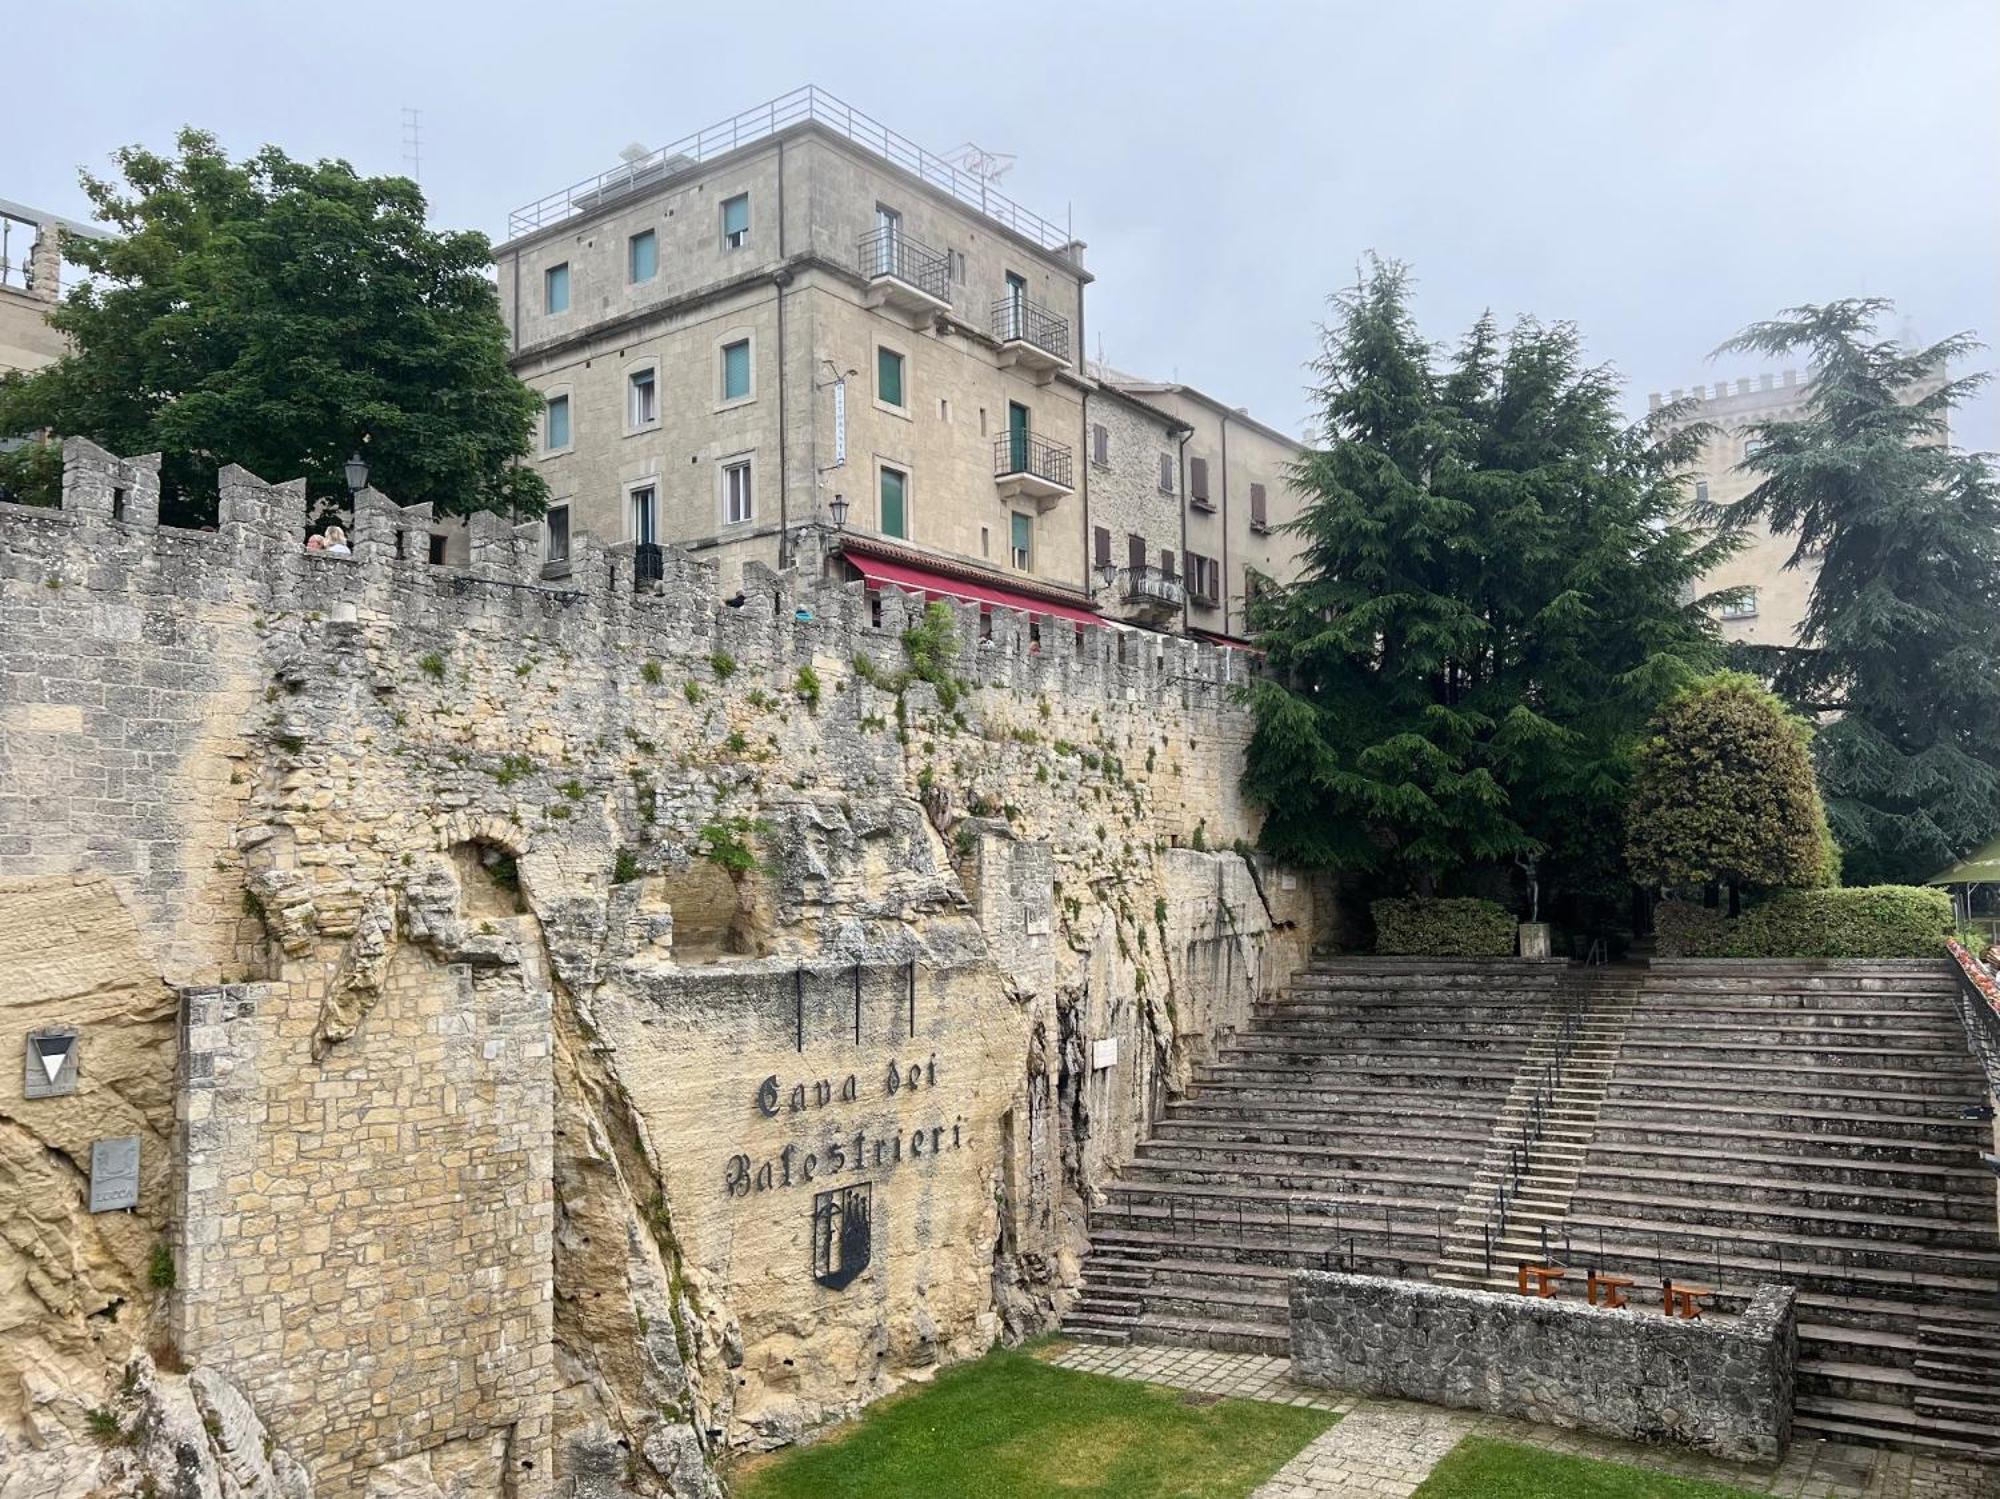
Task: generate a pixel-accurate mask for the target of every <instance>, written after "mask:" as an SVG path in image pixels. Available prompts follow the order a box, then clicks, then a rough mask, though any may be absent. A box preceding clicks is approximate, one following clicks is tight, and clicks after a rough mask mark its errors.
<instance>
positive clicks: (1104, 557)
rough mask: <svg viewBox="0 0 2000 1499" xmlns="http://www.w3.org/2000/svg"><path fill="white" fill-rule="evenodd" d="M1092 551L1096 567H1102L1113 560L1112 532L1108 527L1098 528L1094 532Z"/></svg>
mask: <svg viewBox="0 0 2000 1499" xmlns="http://www.w3.org/2000/svg"><path fill="white" fill-rule="evenodd" d="M1091 549H1092V552H1093V554H1094V563H1095V565H1096V566H1098V567H1102V566H1104V564H1105V563H1107V562H1109V561H1110V560H1111V532H1110V531H1109V530H1108V529H1107V528H1106V527H1104V526H1098V527H1096V528H1095V530H1094V531H1093V532H1092V535H1091Z"/></svg>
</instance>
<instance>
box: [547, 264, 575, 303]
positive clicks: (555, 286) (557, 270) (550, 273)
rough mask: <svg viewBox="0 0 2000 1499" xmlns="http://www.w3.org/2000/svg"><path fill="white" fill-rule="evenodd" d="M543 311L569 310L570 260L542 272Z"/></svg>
mask: <svg viewBox="0 0 2000 1499" xmlns="http://www.w3.org/2000/svg"><path fill="white" fill-rule="evenodd" d="M542 311H544V312H568V311H569V262H568V261H564V262H563V263H562V264H561V265H552V266H550V267H549V268H548V269H547V270H546V271H543V272H542Z"/></svg>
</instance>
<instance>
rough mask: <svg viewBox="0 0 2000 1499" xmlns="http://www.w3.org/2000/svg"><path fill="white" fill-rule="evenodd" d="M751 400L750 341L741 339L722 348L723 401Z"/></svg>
mask: <svg viewBox="0 0 2000 1499" xmlns="http://www.w3.org/2000/svg"><path fill="white" fill-rule="evenodd" d="M749 398H750V340H749V339H747V338H739V339H738V340H737V341H736V342H735V343H733V344H724V345H723V346H722V399H723V400H725V401H747V400H748V399H749Z"/></svg>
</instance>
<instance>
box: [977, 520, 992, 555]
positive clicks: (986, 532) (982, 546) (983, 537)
mask: <svg viewBox="0 0 2000 1499" xmlns="http://www.w3.org/2000/svg"><path fill="white" fill-rule="evenodd" d="M979 555H980V556H982V557H991V556H992V555H993V528H992V527H991V526H981V527H980V528H979Z"/></svg>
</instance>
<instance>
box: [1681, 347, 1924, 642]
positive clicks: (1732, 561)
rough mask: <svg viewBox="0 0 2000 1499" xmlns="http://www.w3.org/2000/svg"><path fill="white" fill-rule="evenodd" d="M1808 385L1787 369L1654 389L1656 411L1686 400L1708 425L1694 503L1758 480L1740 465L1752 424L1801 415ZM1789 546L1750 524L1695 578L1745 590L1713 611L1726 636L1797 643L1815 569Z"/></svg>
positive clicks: (1732, 497) (1727, 498)
mask: <svg viewBox="0 0 2000 1499" xmlns="http://www.w3.org/2000/svg"><path fill="white" fill-rule="evenodd" d="M1942 379H1943V376H1942V374H1940V375H1939V376H1938V377H1937V379H1936V380H1935V381H1926V382H1925V383H1924V384H1923V385H1922V386H1921V387H1919V390H1918V392H1917V393H1918V394H1924V393H1928V392H1929V391H1932V390H1935V389H1936V388H1937V385H1938V383H1941V382H1942ZM1811 392H1812V381H1811V379H1810V378H1809V377H1806V378H1802V377H1801V376H1800V375H1799V373H1798V372H1797V371H1796V370H1786V371H1784V372H1783V373H1782V374H1781V375H1770V374H1765V375H1760V376H1758V377H1757V378H1756V379H1754V380H1749V379H1739V380H1736V381H1735V382H1733V383H1732V382H1730V381H1727V380H1719V381H1716V382H1715V383H1714V384H1713V385H1707V386H1703V385H1697V386H1694V387H1693V388H1692V389H1690V390H1673V391H1669V392H1667V393H1666V394H1665V395H1664V396H1662V395H1660V394H1659V393H1657V392H1655V393H1654V394H1653V395H1651V396H1650V397H1649V398H1648V401H1649V404H1650V406H1651V408H1652V409H1653V410H1656V411H1657V410H1658V409H1660V407H1662V406H1664V405H1670V404H1672V403H1675V402H1678V401H1683V400H1687V401H1691V402H1692V404H1691V406H1690V409H1689V413H1688V417H1687V420H1689V421H1691V422H1705V423H1707V424H1708V425H1709V426H1710V428H1711V429H1712V431H1711V433H1710V436H1709V438H1708V441H1707V442H1705V443H1704V444H1703V445H1702V451H1701V456H1700V458H1699V459H1698V460H1697V461H1696V463H1695V466H1694V469H1693V472H1692V473H1691V475H1690V480H1691V483H1690V488H1689V490H1688V493H1689V496H1690V497H1691V498H1692V499H1693V500H1694V501H1695V502H1696V503H1697V504H1717V505H1720V504H1728V503H1731V502H1733V501H1736V500H1740V499H1742V498H1743V496H1745V495H1747V494H1748V493H1749V492H1750V491H1751V490H1752V489H1754V488H1756V487H1757V483H1758V476H1757V475H1756V474H1755V473H1753V472H1751V471H1749V470H1747V469H1745V468H1743V467H1742V464H1743V461H1744V459H1746V458H1748V457H1749V456H1750V455H1751V454H1752V453H1753V452H1754V451H1755V444H1756V437H1755V435H1754V430H1753V429H1754V428H1756V427H1757V426H1758V425H1760V424H1762V423H1765V422H1789V421H1798V420H1800V419H1801V418H1803V417H1804V416H1805V415H1806V402H1807V400H1808V398H1809V397H1810V395H1811ZM1793 547H1794V540H1793V538H1792V537H1791V536H1789V535H1784V534H1773V533H1772V531H1771V530H1770V529H1769V528H1768V527H1766V526H1763V525H1757V526H1754V527H1752V528H1751V529H1750V531H1749V532H1748V539H1747V540H1746V541H1745V543H1744V545H1743V546H1742V548H1741V549H1740V550H1738V551H1737V553H1736V554H1735V555H1734V556H1733V557H1730V558H1729V559H1728V560H1727V561H1725V562H1724V563H1722V564H1721V566H1719V567H1717V568H1716V569H1715V570H1714V571H1713V572H1711V573H1709V574H1708V576H1706V577H1705V578H1703V579H1702V580H1701V582H1700V584H1698V585H1697V586H1698V588H1699V590H1700V591H1701V592H1702V593H1712V592H1717V591H1720V590H1722V589H1738V588H1740V589H1743V590H1744V592H1743V593H1742V594H1741V595H1740V596H1739V597H1738V599H1737V600H1736V601H1735V602H1734V603H1732V604H1728V605H1725V606H1723V607H1722V608H1721V609H1720V610H1719V611H1718V614H1719V617H1720V621H1721V624H1722V633H1723V637H1724V638H1725V639H1726V640H1730V641H1740V642H1743V643H1745V644H1749V645H1794V644H1796V643H1797V641H1798V632H1799V626H1800V624H1801V623H1802V622H1803V621H1804V619H1805V612H1806V604H1807V602H1808V600H1810V599H1811V597H1812V590H1813V584H1814V582H1815V581H1816V580H1817V579H1818V577H1819V568H1818V565H1817V564H1816V563H1815V562H1814V561H1813V559H1811V558H1806V559H1805V560H1803V561H1802V562H1801V563H1800V564H1799V565H1798V566H1797V567H1787V566H1786V563H1788V562H1789V561H1790V560H1791V556H1792V550H1793Z"/></svg>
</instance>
